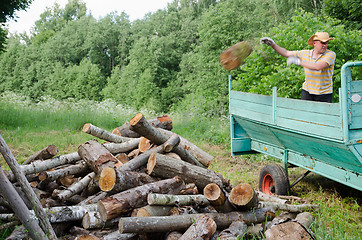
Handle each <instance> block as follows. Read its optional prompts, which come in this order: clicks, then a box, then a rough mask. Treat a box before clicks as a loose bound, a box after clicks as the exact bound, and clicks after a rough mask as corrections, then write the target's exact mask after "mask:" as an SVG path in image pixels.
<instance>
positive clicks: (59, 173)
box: [38, 161, 88, 181]
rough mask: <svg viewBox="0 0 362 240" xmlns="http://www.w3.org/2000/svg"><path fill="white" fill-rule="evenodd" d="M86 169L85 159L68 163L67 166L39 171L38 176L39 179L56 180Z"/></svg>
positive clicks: (80, 172) (81, 172) (84, 171)
mask: <svg viewBox="0 0 362 240" xmlns="http://www.w3.org/2000/svg"><path fill="white" fill-rule="evenodd" d="M87 171H88V165H87V163H86V162H85V161H80V162H79V163H77V164H74V165H70V166H67V167H63V168H59V169H56V170H53V171H46V172H41V173H40V174H39V176H38V178H39V180H40V181H45V180H46V181H52V180H57V179H59V178H61V177H65V176H67V175H73V174H83V173H86V172H87Z"/></svg>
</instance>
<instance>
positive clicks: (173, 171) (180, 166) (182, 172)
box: [147, 153, 223, 189]
mask: <svg viewBox="0 0 362 240" xmlns="http://www.w3.org/2000/svg"><path fill="white" fill-rule="evenodd" d="M147 171H148V174H150V175H152V176H157V177H163V178H169V177H174V176H180V177H181V178H182V179H183V180H184V181H185V183H195V184H196V186H197V187H198V188H200V189H204V187H205V186H206V185H207V184H209V183H215V184H217V185H218V186H220V187H222V186H223V184H222V180H221V179H220V177H219V176H218V175H217V174H216V173H215V172H214V171H212V170H209V169H205V168H203V167H199V166H196V165H193V164H190V163H188V162H185V161H180V160H178V159H175V158H170V157H167V156H165V155H162V154H157V153H153V154H151V156H150V158H149V159H148V163H147Z"/></svg>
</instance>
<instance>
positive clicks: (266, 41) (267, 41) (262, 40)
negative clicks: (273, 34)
mask: <svg viewBox="0 0 362 240" xmlns="http://www.w3.org/2000/svg"><path fill="white" fill-rule="evenodd" d="M260 43H261V44H263V43H264V44H266V45H268V46H272V45H273V44H275V42H274V41H273V39H271V38H268V37H263V38H260Z"/></svg>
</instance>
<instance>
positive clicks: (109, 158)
mask: <svg viewBox="0 0 362 240" xmlns="http://www.w3.org/2000/svg"><path fill="white" fill-rule="evenodd" d="M78 154H79V156H80V157H81V158H82V159H83V160H85V161H86V162H87V164H88V166H89V167H90V168H91V169H92V170H93V171H94V172H96V173H98V174H99V173H101V171H102V170H103V168H105V167H112V168H113V167H114V166H115V164H117V163H118V159H117V158H115V157H114V156H113V154H112V153H110V152H109V151H108V150H107V149H106V148H105V147H104V146H103V145H102V144H100V143H99V142H98V141H96V140H89V141H87V142H85V143H83V144H82V145H80V146H79V147H78Z"/></svg>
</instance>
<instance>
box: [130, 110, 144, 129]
mask: <svg viewBox="0 0 362 240" xmlns="http://www.w3.org/2000/svg"><path fill="white" fill-rule="evenodd" d="M142 118H143V114H142V113H137V114H136V116H134V117H133V118H132V119H131V120H130V121H129V124H130V125H131V126H134V125H136V124H137V123H138V122H139V121H140V120H141V119H142Z"/></svg>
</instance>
